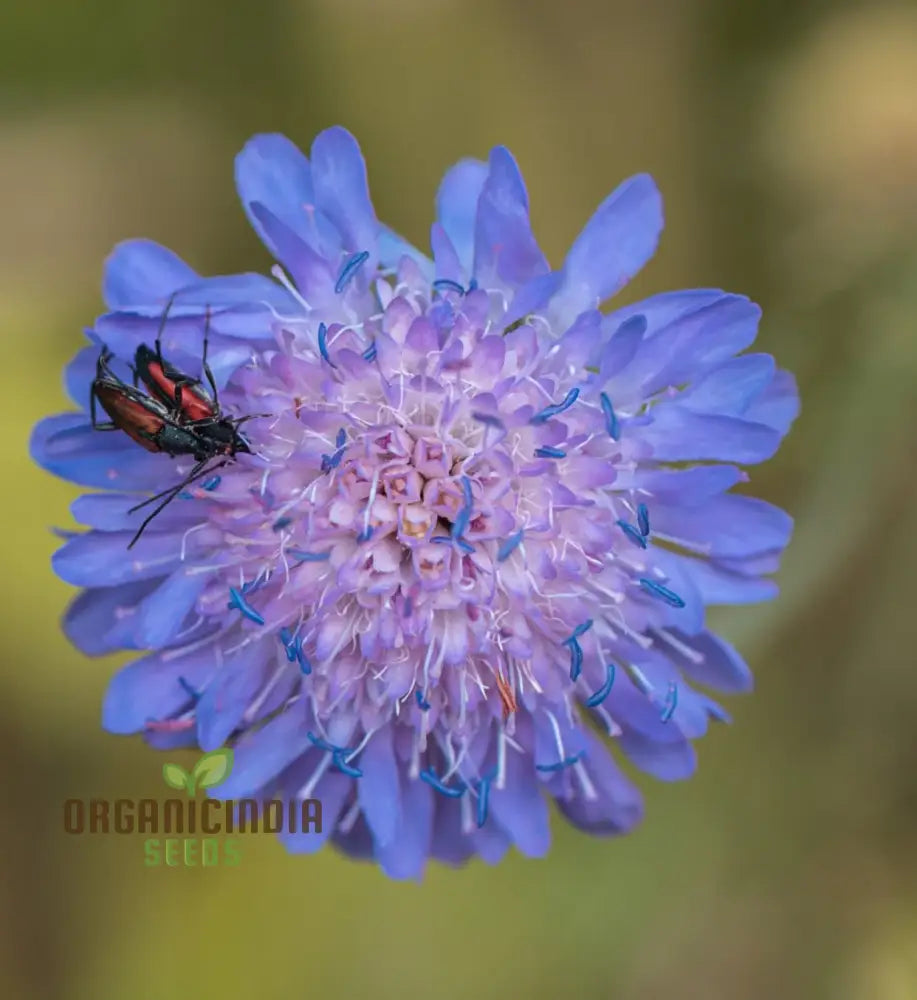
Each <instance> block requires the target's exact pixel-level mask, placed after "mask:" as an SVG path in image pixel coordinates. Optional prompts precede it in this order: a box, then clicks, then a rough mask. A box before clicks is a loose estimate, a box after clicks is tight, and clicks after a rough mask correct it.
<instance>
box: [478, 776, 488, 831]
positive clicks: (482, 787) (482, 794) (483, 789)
mask: <svg viewBox="0 0 917 1000" xmlns="http://www.w3.org/2000/svg"><path fill="white" fill-rule="evenodd" d="M490 781H491V779H490V778H481V783H480V784H479V785H478V816H477V820H478V829H480V828H481V827H482V826H483V825H484V824H485V823H486V822H487V804H488V802H489V801H490Z"/></svg>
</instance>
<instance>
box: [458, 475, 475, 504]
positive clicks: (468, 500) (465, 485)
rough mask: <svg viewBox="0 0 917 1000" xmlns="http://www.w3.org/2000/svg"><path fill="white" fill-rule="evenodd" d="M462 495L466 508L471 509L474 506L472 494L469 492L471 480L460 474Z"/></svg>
mask: <svg viewBox="0 0 917 1000" xmlns="http://www.w3.org/2000/svg"><path fill="white" fill-rule="evenodd" d="M461 482H462V497H463V499H464V500H465V508H466V510H469V511H470V510H471V508H472V507H473V506H474V496H473V495H472V493H471V480H470V479H469V478H468V477H467V476H462V480H461Z"/></svg>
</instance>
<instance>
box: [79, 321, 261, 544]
mask: <svg viewBox="0 0 917 1000" xmlns="http://www.w3.org/2000/svg"><path fill="white" fill-rule="evenodd" d="M167 311H168V310H167ZM163 322H165V319H163ZM160 332H161V328H160ZM206 351H207V336H206V332H205V335H204V372H205V374H206V376H207V380H208V381H209V383H210V385H211V387H212V389H213V397H210V396H209V395H208V394H207V393H206V391H205V390H204V389H203V387H202V385H201V383H200V380H198V379H195V378H193V377H191V376H189V375H186V374H185V373H184V372H181V371H179V370H178V369H177V368H175V367H174V366H172V365H170V364H169V363H168V362H167V361H165V360H164V359H163V357H162V351H161V349H160V342H159V337H158V336H157V338H156V350H155V352H154V351H151V350H150V349H149V348H148V347H147V346H146V345H144V344H142V345H141V346H140V347H138V349H137V354H136V359H135V375H136V379H139V380H140V381H142V382H143V383H144V385H146V386H147V387H148V388H150V391H151V392H152V393H153V395H147V394H146V393H144V392H143V391H141V390H140V389H139V388H138V387H137V386H136V385H135V386H131V385H128V384H127V383H126V382H124V381H123V380H122V379H120V378H119V377H118V376H117V375H116V374H115V373H114V372H113V371H112V369H111V366H110V361H111V358H112V357H113V355H112V353H111V352H110V351H108V350H107V349H103V350H102V352H101V354H100V355H99V359H98V362H97V364H96V376H95V379H94V380H93V383H92V389H91V393H90V417H91V420H92V427H93V429H94V430H98V431H115V430H120V431H123V432H124V433H125V434H127V435H128V437H130V438H131V439H132V440H134V441H136V442H137V444H139V445H140V446H141V447H143V448H146V450H147V451H152V452H164V453H165V454H167V455H169V456H170V457H173V458H174V457H177V456H179V455H191V456H193V458H194V460H195V463H196V464H195V465H194V467H193V468H192V469H191V471H190V472H189V473H188V475H187V476H185V478H184V479H183V480H181V482H179V483H177V484H176V485H174V486H170V487H169V488H168V489H166V490H163V491H162V492H160V493H156V494H155V495H154V496H152V497H149V498H148V499H147V500H144V501H143V502H141V503H139V504H137V505H136V506H135V507H132V508H131V509H130V511H129V513H133V512H134V511H137V510H141V509H142V508H144V507H146V506H148V505H149V504H151V503H155V502H156V501H157V500H162V503H160V504H159V505H158V506H157V507H156V508H155V509H154V510H153V512H152V513H151V514H149V515H148V516H147V517H146V519H145V520H144V521H143V523H142V524H141V525H140V527H139V528H138V530H137V532H136V534H135V535H134V537H133V538H132V539H131V541H130V543H129V544H128V546H127V547H128V548H129V549H130V548H133V546H134V545H135V544H136V542H137V540H138V539H139V538H140V536H141V535H142V534H143V532H144V530H145V529H146V527H147V525H148V524H149V523H150V522H151V521H152V520H153V519H154V518H155V517H156V515H157V514H159V513H160V512H161V511H162V510H163V509H164V508H165V507H166V506H167V505H168V504H169V503H171V502H172V500H174V499H175V497H176V496H178V494H179V493H180V492H181V491H182V490H183V489H184V488H185V487H186V486H188V485H189V484H191V483H193V482H195V481H196V480H197V479H200V478H201V477H202V476H204V475H206V474H208V473H210V472H213V471H215V470H216V469H218V468H221V467H222V466H224V465H226V464H227V462H229V461H230V460H232V459H233V458H235V456H236V455H237V454H239V453H242V452H245V453H247V452H250V451H251V449H250V448H249V446H248V442H247V441H246V440H245V439H244V438H243V437H242V435H241V434H239V432H238V427H239V425H240V424H241V423H243V422H244V421H246V420H250V419H252V416H251V415H249V416H245V417H238V418H228V417H224V416H222V413H221V411H220V408H219V403H218V395H217V390H216V384H215V382H214V380H213V374H212V372H211V371H210V367H209V366H208V365H207V360H206ZM97 400H98V402H99V403H100V404H101V406H102V409H104V410H105V412H106V413H107V414H108V416H109V417H110V418H111V420H110V422H109V423H107V424H106V423H99V421H98V418H97V413H96V401H97ZM220 458H222V461H218V462H217V463H216V464H215V465H208V463H210V462H211V461H212V460H213V459H220Z"/></svg>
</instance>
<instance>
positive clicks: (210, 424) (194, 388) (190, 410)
mask: <svg viewBox="0 0 917 1000" xmlns="http://www.w3.org/2000/svg"><path fill="white" fill-rule="evenodd" d="M173 301H174V296H173V297H172V299H170V300H169V303H168V305H167V306H166V310H165V312H164V313H163V317H162V320H161V321H160V324H159V330H158V332H157V334H156V340H155V342H154V343H155V349H153V350H151V349H150V348H149V347H147V345H146V344H141V345H140V346H139V347H138V348H137V351H136V353H135V355H134V385H135V386H136V385H137V383H138V381H139V382H142V383H143V384H144V386H145V387H146V389H147V391H148V392H149V393H150V396H151V397H153V398H154V399H156V400H158V401H159V402H160V403H162V404H163V406H165V407H166V408H167V409H168V410H169V412H170V414H171V416H172V419H173V420H174V421H175V423H176V424H178V425H179V426H182V427H188V428H190V429H192V430H193V431H194V432H195V433H196V434H198V435H200V436H201V437H204V438H206V439H207V440H209V441H210V442H212V444H213V446H214V447H215V448H218V449H219V450H220V451H221V452H222V453H223V454H227V455H230V456H232V455H235V454H236V453H237V452H248V451H250V450H251V449H250V448H249V447H248V442H246V440H245V438H243V437H242V435H241V434H239V425H240V424H242V423H244V422H245V421H247V420H251V419H252V418H253V416H255V415H254V414H252V415H249V416H246V417H240V418H235V419H233V418H230V417H224V416H223V412H222V410H221V409H220V397H219V393H218V391H217V386H216V382H215V380H214V378H213V372H212V371H211V369H210V365H209V364H208V363H207V344H208V333H209V330H210V309H209V308H208V309H207V313H206V319H205V321H204V351H203V357H202V362H201V363H202V368H203V371H204V376H205V378H206V379H207V383H208V385H209V386H210V392H208V391H207V390H206V389H205V388H204V384H203V382H202V381H201V379H199V378H195V377H194V376H193V375H187V374H186V373H185V372H183V371H181V370H179V369H178V368H176V367H175V366H174V365H172V364H170V363H169V362H168V361H166V360H165V358H164V357H163V356H162V332H163V330H164V329H165V325H166V320H167V319H168V316H169V311H170V310H171V308H172V302H173Z"/></svg>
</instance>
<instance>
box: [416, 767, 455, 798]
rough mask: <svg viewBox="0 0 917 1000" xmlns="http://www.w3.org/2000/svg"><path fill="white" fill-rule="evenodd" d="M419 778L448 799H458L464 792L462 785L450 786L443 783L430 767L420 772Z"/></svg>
mask: <svg viewBox="0 0 917 1000" xmlns="http://www.w3.org/2000/svg"><path fill="white" fill-rule="evenodd" d="M420 780H421V781H425V782H426V783H427V784H428V785H430V787H431V788H435V789H436V790H437V791H438V792H439V793H440V794H441V795H445V796H446V798H449V799H460V798H461V797H462V796H463V795H464V794H465V787H464V785H463V786H462V787H460V788H450V787H449V786H448V785H444V784H443V783H442V782H441V781H440V780H439V778H437V776H436V774H435V773H434V772H433V770H432V769H430V768H428V769H427V770H426V771H421V772H420Z"/></svg>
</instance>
